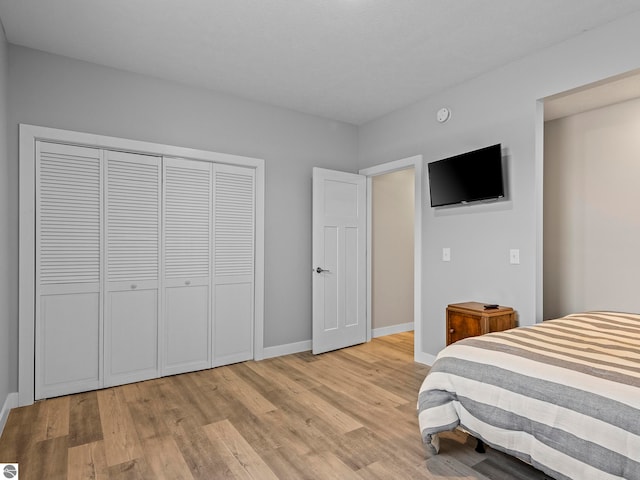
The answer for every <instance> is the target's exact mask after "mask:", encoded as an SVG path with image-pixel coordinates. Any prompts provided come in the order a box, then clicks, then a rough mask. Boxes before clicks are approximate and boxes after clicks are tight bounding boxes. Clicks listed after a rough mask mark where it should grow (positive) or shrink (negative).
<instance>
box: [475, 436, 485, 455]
mask: <svg viewBox="0 0 640 480" xmlns="http://www.w3.org/2000/svg"><path fill="white" fill-rule="evenodd" d="M476 440H477V441H478V443H477V444H476V452H478V453H486V451H485V449H484V442H483V441H482V440H480V439H479V438H476Z"/></svg>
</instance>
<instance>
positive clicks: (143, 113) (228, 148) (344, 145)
mask: <svg viewBox="0 0 640 480" xmlns="http://www.w3.org/2000/svg"><path fill="white" fill-rule="evenodd" d="M9 91H10V96H9V110H8V112H9V115H8V122H9V125H8V132H9V157H8V158H9V168H8V178H6V181H8V183H9V186H10V188H9V194H8V198H7V200H6V202H5V203H4V205H10V208H9V209H8V210H9V211H8V212H3V215H8V219H6V220H5V219H4V218H3V220H2V221H3V222H4V223H3V226H4V225H5V224H6V226H7V227H8V228H6V229H5V228H2V232H5V231H7V230H8V231H10V232H12V237H11V238H10V239H9V244H10V248H9V249H8V253H9V255H10V259H9V262H8V263H9V265H8V268H7V269H3V270H2V274H3V275H6V274H5V273H4V272H9V273H8V278H7V279H6V280H7V281H9V282H10V283H11V284H13V285H15V284H16V283H17V278H18V264H17V230H18V189H17V183H18V124H19V123H28V124H34V125H41V126H47V127H54V128H62V129H68V130H76V131H81V132H90V133H96V134H101V135H110V136H116V137H124V138H130V139H134V140H142V141H150V142H158V143H165V144H170V145H177V146H184V147H191V148H198V149H204V150H211V151H216V152H224V153H231V154H237V155H246V156H251V157H258V158H263V159H265V165H266V187H265V189H266V212H265V224H266V232H265V335H264V336H265V338H264V345H265V347H269V346H275V345H283V344H288V343H293V342H299V341H305V340H309V339H310V338H311V263H310V262H311V260H310V259H311V169H312V167H314V166H320V167H325V168H333V169H339V170H345V171H352V172H353V171H356V162H357V131H356V127H355V126H353V125H349V124H346V123H341V122H335V121H331V120H327V119H323V118H319V117H314V116H310V115H305V114H300V113H296V112H292V111H289V110H285V109H280V108H275V107H271V106H268V105H264V104H260V103H256V102H252V101H247V100H243V99H240V98H237V97H233V96H228V95H223V94H219V93H215V92H212V91H208V90H203V89H195V88H191V87H187V86H183V85H180V84H176V83H171V82H166V81H162V80H159V79H155V78H152V77H147V76H142V75H137V74H132V73H128V72H124V71H120V70H115V69H112V68H106V67H101V66H98V65H95V64H91V63H87V62H81V61H76V60H72V59H69V58H65V57H60V56H56V55H51V54H47V53H43V52H40V51H36V50H31V49H27V48H23V47H17V46H14V45H11V46H10V47H9ZM1 172H2V170H0V180H4V179H5V177H7V175H6V174H5V175H2V173H1ZM1 191H2V192H6V190H5V189H2V190H1ZM4 242H6V240H4V239H2V238H0V245H2V246H4ZM5 250H6V249H5ZM2 253H4V250H3V251H2ZM4 281H5V278H2V279H0V282H4ZM3 284H4V283H3ZM4 291H5V289H4V288H0V294H3V292H4ZM16 308H17V293H16V292H15V290H14V291H13V292H12V295H11V296H10V312H11V315H10V316H9V318H8V319H5V317H6V316H5V315H4V314H3V318H2V320H1V321H3V322H7V321H10V323H11V327H10V331H11V332H13V334H12V335H11V338H10V339H9V340H10V341H11V342H15V341H16V339H17V334H16V333H15V332H16V331H17V330H16V328H17V327H16V325H17V314H16ZM3 313H4V312H3ZM0 337H2V338H6V337H5V336H4V335H0ZM2 364H3V365H6V362H2ZM10 365H11V367H10V371H11V372H12V373H11V375H12V379H15V378H16V377H15V375H16V370H17V355H16V352H15V350H14V351H13V353H12V359H11V362H10ZM10 390H12V391H15V390H17V388H16V381H15V380H12V385H11V389H10ZM0 398H1V397H0Z"/></svg>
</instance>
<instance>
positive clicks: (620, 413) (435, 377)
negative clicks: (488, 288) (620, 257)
mask: <svg viewBox="0 0 640 480" xmlns="http://www.w3.org/2000/svg"><path fill="white" fill-rule="evenodd" d="M418 419H419V425H420V431H421V434H422V439H423V442H424V443H425V445H426V446H427V448H428V449H429V450H431V451H432V452H433V453H437V452H438V450H439V441H438V436H437V434H438V433H439V432H443V431H448V430H453V429H455V428H458V427H461V428H463V429H464V430H466V431H468V432H469V433H471V434H472V435H473V436H475V437H476V438H478V439H480V440H482V441H484V442H485V443H486V444H488V445H490V446H492V447H493V448H496V449H498V450H501V451H503V452H506V453H508V454H510V455H513V456H515V457H517V458H519V459H521V460H523V461H525V462H527V463H529V464H531V465H533V466H534V467H536V468H538V469H540V470H542V471H543V472H545V473H546V474H548V475H551V476H552V477H554V478H556V479H558V480H563V479H580V480H586V479H627V480H633V479H637V480H640V315H636V314H625V313H615V312H588V313H581V314H573V315H568V316H566V317H563V318H560V319H556V320H548V321H545V322H543V323H541V324H537V325H534V326H530V327H520V328H515V329H512V330H508V331H505V332H496V333H490V334H487V335H482V336H479V337H472V338H467V339H464V340H461V341H459V342H456V343H454V344H452V345H449V346H448V347H446V348H445V349H444V350H442V351H441V352H440V354H439V355H438V357H437V359H436V361H435V362H434V364H433V366H432V368H431V370H430V371H429V374H428V375H427V377H426V378H425V380H424V382H423V384H422V386H421V388H420V391H419V397H418Z"/></svg>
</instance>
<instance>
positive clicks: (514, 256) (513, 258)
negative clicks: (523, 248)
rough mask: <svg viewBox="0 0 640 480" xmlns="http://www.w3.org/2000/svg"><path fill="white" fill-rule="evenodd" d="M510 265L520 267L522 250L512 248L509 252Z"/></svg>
mask: <svg viewBox="0 0 640 480" xmlns="http://www.w3.org/2000/svg"><path fill="white" fill-rule="evenodd" d="M509 263H510V264H511V265H519V264H520V250H519V249H517V248H512V249H511V250H509Z"/></svg>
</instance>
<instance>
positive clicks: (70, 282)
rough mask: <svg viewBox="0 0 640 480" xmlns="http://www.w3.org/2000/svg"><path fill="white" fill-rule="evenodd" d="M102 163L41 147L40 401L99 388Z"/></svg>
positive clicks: (83, 151) (85, 152)
mask: <svg viewBox="0 0 640 480" xmlns="http://www.w3.org/2000/svg"><path fill="white" fill-rule="evenodd" d="M100 158H101V152H100V150H98V149H93V148H84V147H76V146H70V145H59V144H54V143H46V142H37V144H36V193H37V199H36V306H35V311H36V316H35V318H36V350H35V351H36V365H35V367H36V372H35V398H36V399H41V398H46V397H52V396H57V395H64V394H68V393H75V392H80V391H85V390H91V389H96V388H100V387H101V386H102V373H101V370H102V361H101V360H102V342H101V339H102V337H101V331H102V325H101V322H102V315H101V311H102V308H101V307H102V305H101V302H102V299H101V295H100V267H101V256H100V250H101V236H102V227H101V225H102V218H101V212H102V205H101V198H102V191H101V160H100Z"/></svg>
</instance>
